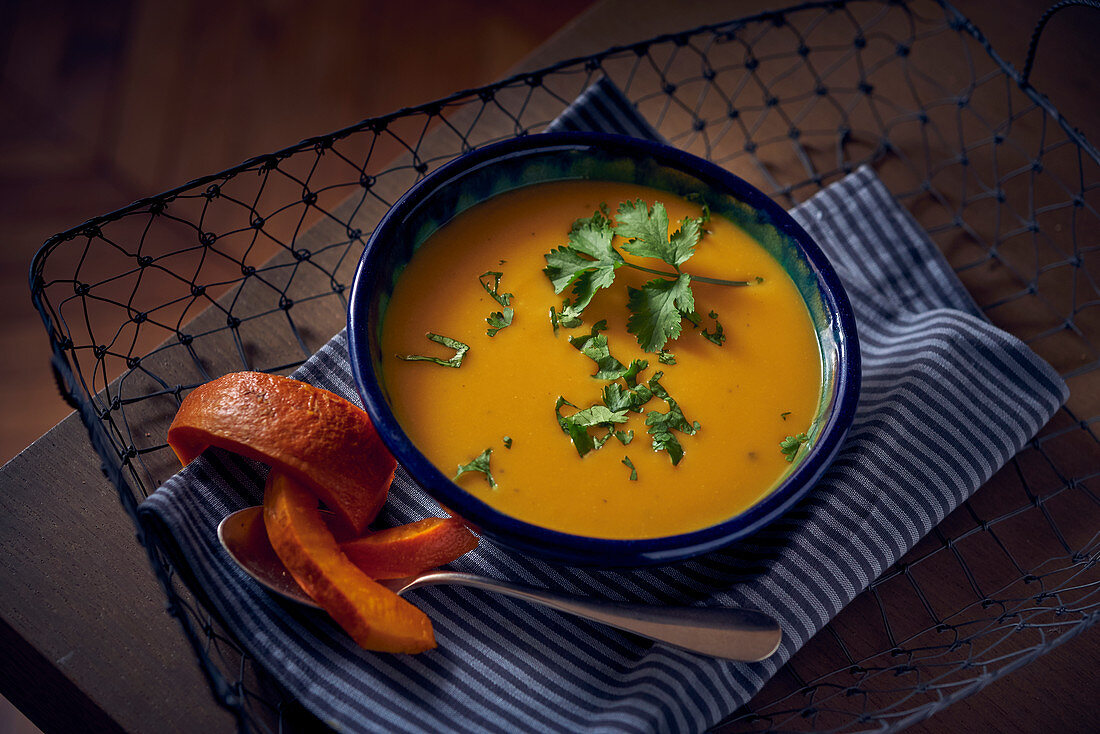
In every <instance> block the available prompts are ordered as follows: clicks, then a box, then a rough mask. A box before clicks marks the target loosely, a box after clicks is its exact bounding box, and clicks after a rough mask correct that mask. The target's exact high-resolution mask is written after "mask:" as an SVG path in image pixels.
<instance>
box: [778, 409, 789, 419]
mask: <svg viewBox="0 0 1100 734" xmlns="http://www.w3.org/2000/svg"><path fill="white" fill-rule="evenodd" d="M790 414H791V411H789V410H788V411H786V412H785V413H780V414H779V417H780V418H782V419H783V420H787V416H788V415H790Z"/></svg>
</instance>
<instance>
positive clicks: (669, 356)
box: [657, 349, 676, 364]
mask: <svg viewBox="0 0 1100 734" xmlns="http://www.w3.org/2000/svg"><path fill="white" fill-rule="evenodd" d="M657 361H658V362H660V363H661V364H676V355H675V354H673V353H672V352H666V351H665V350H663V349H662V350H661V351H660V352H658V353H657Z"/></svg>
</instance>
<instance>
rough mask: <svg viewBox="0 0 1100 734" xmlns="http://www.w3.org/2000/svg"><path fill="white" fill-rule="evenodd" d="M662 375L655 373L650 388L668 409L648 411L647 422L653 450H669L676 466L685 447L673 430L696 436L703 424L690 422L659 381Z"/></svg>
mask: <svg viewBox="0 0 1100 734" xmlns="http://www.w3.org/2000/svg"><path fill="white" fill-rule="evenodd" d="M662 376H663V375H662V373H660V372H658V373H656V374H655V375H653V377H651V378H650V380H649V388H650V390H652V391H653V394H654V395H656V396H657V397H659V398H661V399H662V400H664V401H665V402H666V403H667V404H668V411H667V412H665V413H661V412H659V411H656V410H651V411H649V412H648V413H646V417H645V424H646V425H647V426H648V427H649V428H648V432H649V435H650V438H652V439H653V450H654V451H667V452H668V456H669V458H670V459H672V463H673V465H674V466H675V465H676V464H679V463H680V460H681V459H683V458H684V449H683V447H682V446H681V445H680V441H679V439H677V438H676V435H675V434H674V433H673V431H678V432H680V433H684V434H687V435H689V436H694V435H695V433H696V432H697V431H698V430H699V429H700V428H701V426H700V425H699V422H698V421H694V422H689V421H688V419H687V418H685V417H684V412H683V410H681V409H680V406H679V405H678V404H677V403H676V401H675V400H673V399H672V397H671V396H670V395H669V394H668V391H667V390H665V388H664V386H662V385H661V383H660V382H659V380H660V379H661V377H662Z"/></svg>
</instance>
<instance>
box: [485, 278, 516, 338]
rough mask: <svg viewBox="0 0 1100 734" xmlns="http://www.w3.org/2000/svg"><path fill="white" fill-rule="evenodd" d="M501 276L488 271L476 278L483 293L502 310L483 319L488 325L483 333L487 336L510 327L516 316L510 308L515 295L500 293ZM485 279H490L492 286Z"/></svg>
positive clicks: (494, 334)
mask: <svg viewBox="0 0 1100 734" xmlns="http://www.w3.org/2000/svg"><path fill="white" fill-rule="evenodd" d="M501 262H503V261H501ZM503 276H504V273H501V272H497V271H495V270H490V271H488V272H485V273H482V274H481V275H479V276H478V277H477V280H478V282H479V283H481V287H482V288H484V289H485V292H486V293H488V294H489V295H490V296H491V297H492V299H493V300H494V301H496V302H497V303H499V304H500V305H501V306H502V308H503V310H501V311H494V312H492V313H491V314H489V316H488V318H486V319H485V321H486V323H488V324H489V329H488V330H487V331H486V332H485V333H486V334H488V335H489V336H496V335H497V332H498V331H500V330H501V329H503V328H504V327H506V326H511V324H512V318H513V317H514V316H515V314H516V312H515V309H513V308H512V299H513V298H515V295H514V294H512V293H501V292H500V279H501V277H503ZM487 278H491V279H492V285H490V284H489V281H488V280H487Z"/></svg>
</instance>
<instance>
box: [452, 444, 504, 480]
mask: <svg viewBox="0 0 1100 734" xmlns="http://www.w3.org/2000/svg"><path fill="white" fill-rule="evenodd" d="M492 453H493V450H492V449H485V450H484V451H482V452H481V453H480V454H479V455H478V456H477V458H475V459H474V460H473V461H471V462H470V463H469V464H460V465H459V467H458V474H455V475H454V479H452V481H456V480H457V479H458V478H459V477H460V476H462V475H463V474H465V473H466V472H471V471H479V472H481V473H482V474H484V475H485V480H486V481H487V482H489V488H490V489H495V488H496V486H497V483H496V481H494V480H493V473H492V471H490V470H489V457H490V456H491V455H492Z"/></svg>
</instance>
